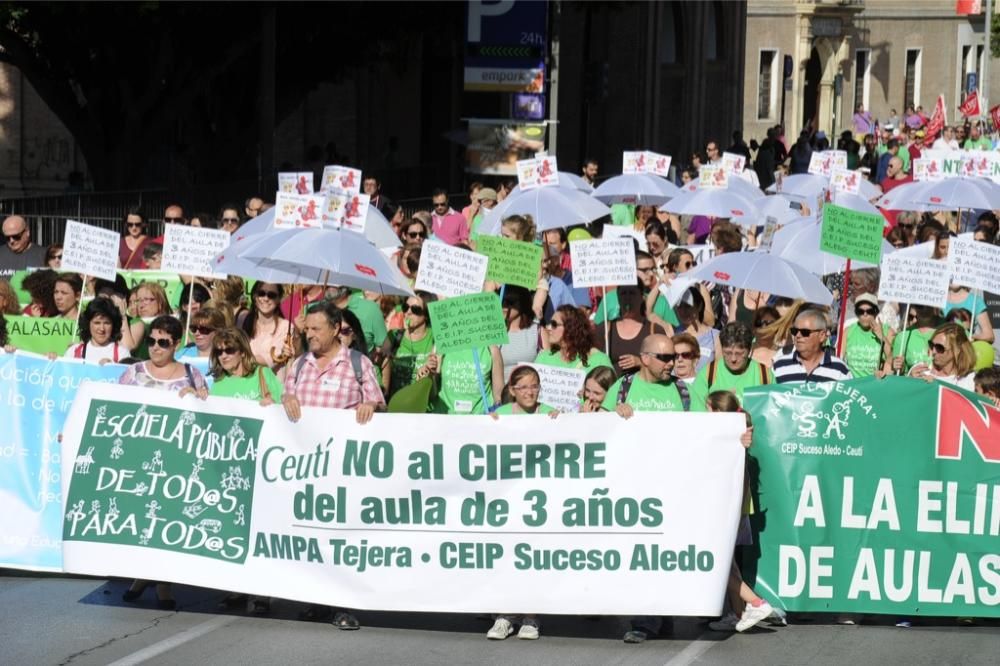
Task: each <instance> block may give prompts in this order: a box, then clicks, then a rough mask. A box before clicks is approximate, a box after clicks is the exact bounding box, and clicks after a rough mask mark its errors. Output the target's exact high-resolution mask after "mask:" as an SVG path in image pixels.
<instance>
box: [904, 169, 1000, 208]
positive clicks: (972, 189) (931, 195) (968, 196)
mask: <svg viewBox="0 0 1000 666" xmlns="http://www.w3.org/2000/svg"><path fill="white" fill-rule="evenodd" d="M914 200H915V201H919V202H922V203H929V204H934V205H936V206H942V207H945V208H947V209H948V210H958V209H959V208H979V209H986V210H995V209H1000V186H997V185H996V184H995V183H993V181H990V180H985V179H983V178H964V177H961V178H947V179H945V180H939V181H935V182H933V183H932V184H931V185H930V186H928V187H927V188H926V189H922V190H920V191H919V193H918V194H917V195H916V196H915V197H914Z"/></svg>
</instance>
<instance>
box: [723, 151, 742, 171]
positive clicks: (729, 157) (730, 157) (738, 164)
mask: <svg viewBox="0 0 1000 666" xmlns="http://www.w3.org/2000/svg"><path fill="white" fill-rule="evenodd" d="M746 164H747V158H746V155H740V154H738V153H722V170H723V171H725V172H726V173H729V174H734V175H735V174H740V173H743V169H744V168H745V167H746Z"/></svg>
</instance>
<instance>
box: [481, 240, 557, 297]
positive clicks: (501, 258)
mask: <svg viewBox="0 0 1000 666" xmlns="http://www.w3.org/2000/svg"><path fill="white" fill-rule="evenodd" d="M476 250H477V251H478V252H479V253H480V254H483V255H486V256H487V257H489V264H488V265H487V267H486V279H487V280H492V281H493V282H496V283H497V284H516V285H518V286H521V287H525V288H526V289H532V290H534V289H535V288H537V287H538V274H539V271H540V270H541V266H542V248H540V247H539V246H537V245H535V244H534V243H526V242H522V241H516V240H512V239H510V238H504V237H503V236H480V237H479V240H477V241H476Z"/></svg>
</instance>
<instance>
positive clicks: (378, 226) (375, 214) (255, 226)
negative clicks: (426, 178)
mask: <svg viewBox="0 0 1000 666" xmlns="http://www.w3.org/2000/svg"><path fill="white" fill-rule="evenodd" d="M276 211H277V209H276V208H269V209H267V210H266V211H264V212H263V213H261V214H260V215H258V216H257V217H255V218H252V219H250V220H247V221H246V222H245V223H243V225H242V226H240V228H239V229H237V230H236V231H235V232H233V240H234V241H235V240H237V239H238V238H240V237H241V236H251V235H253V234H259V233H261V232H264V231H271V230H273V229H274V215H275V212H276ZM364 237H365V238H367V239H368V242H369V243H371V244H372V245H374V246H375V247H377V248H379V249H382V248H387V247H399V246H401V245H402V243H401V242H400V240H399V237H398V236H397V235H396V232H395V231H393V230H392V225H391V224H389V220H387V219H385V215H383V214H382V212H381V211H380V210H379V209H378V208H376V207H375V206H368V215H366V216H365V232H364Z"/></svg>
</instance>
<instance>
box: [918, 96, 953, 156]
mask: <svg viewBox="0 0 1000 666" xmlns="http://www.w3.org/2000/svg"><path fill="white" fill-rule="evenodd" d="M945 122H947V118H945V116H944V95H938V98H937V104H935V105H934V113H933V114H932V115H931V119H930V120H928V121H927V127H925V128H924V131H925V132H926V133H927V134H926V136H925V137H924V145H926V146H929V145H931V144H932V143H934V139H936V138H937V137H938V135H939V134H940V133H941V130H943V129H944V125H945Z"/></svg>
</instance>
